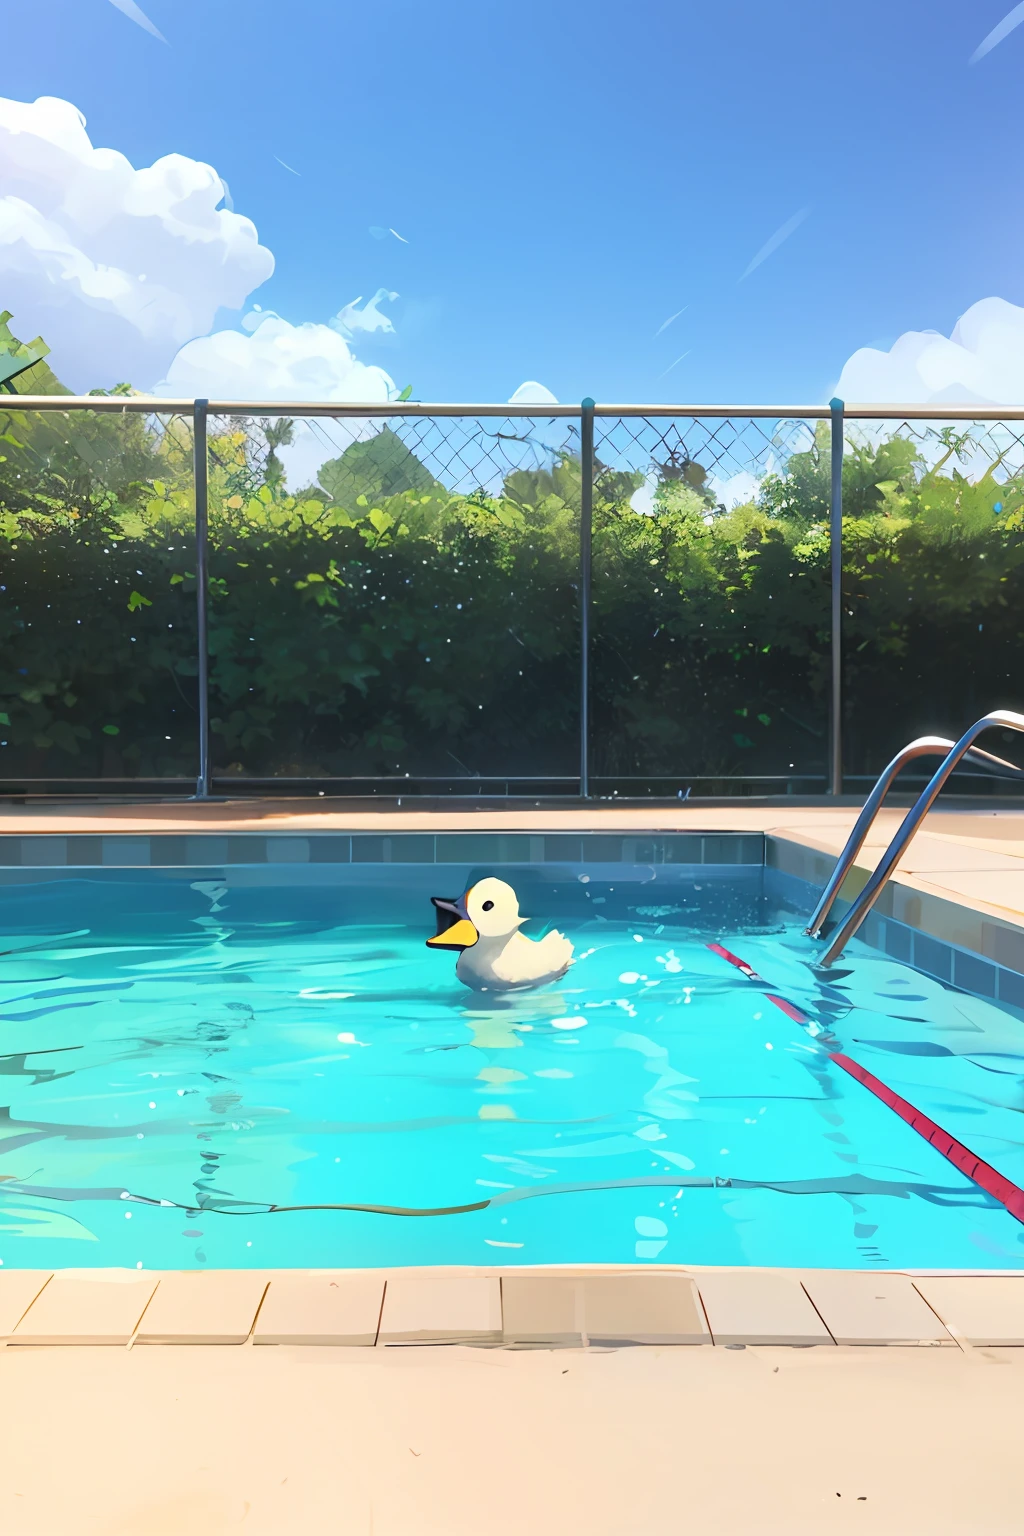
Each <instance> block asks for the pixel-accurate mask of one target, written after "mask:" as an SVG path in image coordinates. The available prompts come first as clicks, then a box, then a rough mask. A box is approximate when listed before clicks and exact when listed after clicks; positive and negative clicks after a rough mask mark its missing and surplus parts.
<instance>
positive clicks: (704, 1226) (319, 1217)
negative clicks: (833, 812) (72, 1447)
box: [0, 866, 1024, 1269]
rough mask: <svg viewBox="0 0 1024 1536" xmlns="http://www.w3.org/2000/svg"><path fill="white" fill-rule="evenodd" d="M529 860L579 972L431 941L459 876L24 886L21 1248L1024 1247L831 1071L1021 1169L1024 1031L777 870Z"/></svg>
mask: <svg viewBox="0 0 1024 1536" xmlns="http://www.w3.org/2000/svg"><path fill="white" fill-rule="evenodd" d="M502 873H503V874H504V876H505V878H508V879H509V880H510V881H511V883H513V884H514V885H516V886H517V888H518V889H519V891H520V896H521V899H522V905H523V909H524V910H525V911H528V912H530V913H531V914H533V915H534V917H535V922H534V923H532V924H531V925H530V927H528V928H527V930H526V931H527V932H528V933H529V932H533V933H538V932H541V931H543V928H544V927H545V926H546V925H550V924H552V923H557V925H558V926H559V927H561V928H562V929H563V930H564V931H565V932H567V933H568V935H569V937H570V938H571V939H572V940H573V942H574V943H575V945H576V951H577V955H578V957H579V958H578V961H577V963H576V964H575V965H574V966H573V968H572V970H571V971H570V972H569V974H568V975H567V976H566V978H565V979H564V981H562V982H560V983H558V984H556V985H553V986H551V987H548V988H545V989H541V990H539V991H536V992H532V993H521V994H516V995H511V996H506V997H504V998H500V997H488V996H481V995H475V994H472V993H470V992H468V991H466V989H465V988H463V987H462V986H461V985H460V984H459V983H458V982H457V980H456V978H455V974H454V961H455V957H454V955H451V954H448V953H436V952H432V951H429V950H427V949H426V948H425V947H424V939H425V938H426V937H427V935H428V934H430V933H432V932H433V914H432V910H431V908H430V905H429V901H428V899H427V897H428V894H430V893H434V894H439V895H451V894H454V893H455V892H457V890H458V889H459V888H460V886H461V885H462V884H463V883H464V881H465V879H466V876H467V871H466V870H465V869H455V868H451V869H448V870H442V869H437V870H435V869H430V870H423V869H414V868H412V867H410V866H405V867H403V866H390V867H387V866H384V867H382V868H381V867H377V868H375V869H372V870H367V871H365V872H360V871H359V870H358V869H357V868H356V867H346V868H345V869H344V870H343V871H342V872H340V873H339V872H338V871H336V870H332V871H331V872H330V873H329V874H328V873H324V874H320V875H318V874H317V872H315V871H310V872H309V873H308V874H307V873H304V872H303V871H301V870H283V871H278V872H271V871H262V872H258V873H247V872H246V871H244V870H243V871H232V873H231V876H230V880H231V884H230V887H229V886H227V885H226V884H225V883H224V880H223V879H222V878H218V877H217V875H216V874H210V875H209V876H208V877H205V878H200V877H199V876H197V875H196V874H195V873H193V874H192V875H189V876H186V877H184V878H183V877H182V876H181V875H177V876H170V875H167V874H159V873H155V872H154V873H150V872H148V871H136V872H116V873H115V872H109V873H108V874H107V875H103V874H98V875H94V876H91V877H89V878H86V877H84V876H83V878H77V877H72V876H71V875H70V874H69V875H68V876H67V877H62V878H54V879H53V880H50V879H46V878H43V879H38V880H32V881H28V882H26V883H23V884H17V885H7V886H4V887H3V888H2V889H0V950H3V951H6V952H7V953H4V954H3V955H2V956H0V1175H2V1178H0V1260H2V1261H3V1263H4V1264H5V1265H6V1266H11V1267H30V1266H31V1267H47V1266H64V1265H77V1266H80V1265H127V1266H130V1267H134V1266H136V1265H143V1266H145V1267H147V1268H197V1267H201V1266H204V1265H208V1266H210V1267H240V1266H259V1267H263V1266H268V1267H269V1266H291V1265H296V1266H299V1265H301V1266H306V1265H309V1266H330V1265H373V1264H424V1263H466V1264H488V1263H490V1264H494V1263H501V1264H516V1263H548V1262H558V1261H608V1262H613V1261H614V1262H622V1261H631V1262H632V1261H636V1260H640V1261H651V1262H653V1261H659V1262H666V1261H667V1262H672V1263H687V1262H688V1263H697V1264H744V1263H750V1264H781V1265H822V1266H832V1265H836V1266H848V1267H849V1266H852V1267H863V1266H867V1265H878V1266H894V1265H898V1266H918V1267H937V1268H942V1267H967V1268H986V1267H991V1268H996V1269H1009V1268H1020V1267H1024V1227H1022V1226H1021V1225H1020V1224H1019V1223H1018V1222H1017V1221H1015V1220H1014V1219H1013V1218H1012V1217H1011V1216H1009V1215H1008V1214H1007V1213H1006V1212H1005V1211H1004V1210H1003V1208H1002V1207H1001V1206H999V1205H997V1204H996V1203H995V1202H994V1201H993V1200H991V1199H990V1198H989V1197H988V1196H987V1195H985V1194H984V1193H983V1192H982V1191H980V1190H979V1189H978V1188H977V1187H976V1186H974V1185H973V1184H971V1183H970V1182H969V1181H968V1180H967V1179H966V1178H964V1177H963V1176H962V1175H961V1174H960V1173H958V1172H957V1171H956V1169H955V1168H953V1167H952V1166H951V1165H950V1164H949V1163H948V1162H947V1161H946V1160H945V1159H944V1158H943V1157H942V1156H940V1154H939V1153H937V1152H935V1151H934V1150H933V1149H932V1148H931V1147H929V1146H928V1145H927V1144H926V1142H925V1141H924V1140H923V1139H922V1138H921V1137H919V1136H918V1135H917V1134H916V1133H915V1132H914V1131H912V1130H911V1129H910V1128H909V1127H908V1126H906V1125H905V1124H904V1123H903V1122H902V1121H901V1120H900V1119H899V1118H898V1117H897V1116H896V1115H894V1114H893V1112H892V1111H891V1110H889V1109H888V1108H886V1107H885V1106H884V1105H883V1104H881V1103H879V1102H878V1101H877V1100H876V1099H875V1098H874V1097H873V1096H872V1095H871V1094H870V1093H869V1092H868V1091H867V1090H866V1089H864V1088H863V1087H861V1086H860V1085H859V1084H857V1083H856V1082H854V1081H853V1080H851V1079H850V1078H849V1077H848V1076H847V1075H846V1074H845V1073H843V1072H842V1071H841V1070H840V1069H838V1068H837V1067H835V1066H833V1065H830V1064H829V1060H828V1056H829V1053H830V1051H834V1050H836V1049H842V1050H844V1051H845V1052H846V1053H847V1054H849V1055H850V1056H853V1057H854V1058H855V1059H857V1060H859V1061H861V1062H862V1063H863V1064H864V1065H865V1066H867V1067H868V1068H869V1069H870V1070H871V1071H872V1072H873V1073H874V1074H875V1075H876V1076H877V1077H880V1078H881V1079H882V1080H883V1081H884V1082H886V1083H888V1084H889V1085H890V1086H891V1087H893V1088H894V1089H895V1090H896V1091H897V1092H898V1093H900V1094H901V1095H902V1096H903V1097H905V1098H907V1099H909V1100H910V1101H911V1102H912V1103H913V1104H915V1105H916V1106H917V1107H918V1108H919V1109H922V1110H923V1111H924V1112H925V1113H926V1114H928V1115H929V1116H931V1117H932V1118H933V1119H934V1120H936V1121H937V1122H938V1123H939V1124H940V1125H942V1126H943V1127H944V1128H945V1129H946V1130H947V1131H949V1132H950V1133H951V1134H952V1135H954V1136H956V1137H957V1138H959V1139H960V1140H961V1141H963V1142H965V1143H966V1144H967V1145H968V1146H969V1147H971V1149H972V1150H973V1151H975V1152H977V1153H978V1154H980V1155H981V1156H982V1157H983V1158H985V1160H986V1161H988V1162H990V1163H992V1164H993V1165H994V1166H995V1167H996V1168H998V1169H999V1170H1000V1171H1001V1172H1002V1173H1004V1174H1006V1175H1007V1176H1008V1177H1009V1178H1011V1179H1013V1180H1015V1181H1016V1182H1024V1155H1022V1145H1021V1139H1020V1138H1021V1130H1020V1126H1021V1110H1022V1108H1024V1093H1022V1080H1024V1023H1022V1022H1021V1021H1020V1020H1018V1019H1017V1018H1015V1017H1012V1016H1011V1015H1009V1014H1008V1013H1006V1012H1003V1011H1001V1010H999V1009H997V1008H996V1007H994V1006H993V1005H991V1004H988V1003H985V1002H982V1001H980V1000H978V999H976V998H974V997H972V996H969V995H967V994H964V993H960V992H956V991H953V990H952V989H951V988H948V987H945V986H943V985H942V984H941V983H939V982H936V981H933V980H931V979H929V978H926V977H924V976H922V975H920V974H919V973H917V972H915V971H913V970H911V969H910V968H908V967H906V966H902V965H899V964H897V963H895V962H893V961H890V960H888V959H883V958H880V957H879V956H878V955H877V953H876V952H874V951H871V950H869V949H867V948H865V947H863V946H858V945H854V946H853V947H852V949H851V953H850V958H849V959H848V960H847V961H844V962H843V963H842V964H841V965H839V966H837V967H836V968H834V970H833V971H832V972H830V973H819V972H816V971H815V970H814V969H813V965H812V961H813V954H814V951H813V949H812V947H811V946H810V945H809V943H808V941H807V940H806V939H805V938H804V937H803V934H802V930H801V926H800V923H799V920H798V919H797V918H796V917H795V916H794V915H793V914H791V913H785V912H780V911H779V910H778V908H777V907H776V906H774V905H773V903H772V901H771V899H770V893H769V894H766V892H765V890H764V889H763V887H762V879H763V876H762V872H761V871H759V870H758V871H756V872H748V873H747V874H745V875H741V876H737V877H735V878H731V879H729V878H726V877H725V876H723V875H722V874H721V872H719V874H718V875H717V876H716V875H714V874H709V873H708V872H707V871H706V870H705V871H701V870H699V869H697V870H690V871H687V870H685V869H680V870H678V871H675V872H673V873H672V877H671V879H669V878H662V879H659V880H658V881H657V882H655V883H653V884H652V883H648V884H643V885H642V884H640V883H639V882H638V880H637V879H634V880H632V881H631V880H630V879H628V878H624V877H623V874H622V872H621V871H619V872H615V873H608V872H607V871H606V872H605V875H606V877H605V878H604V879H601V878H600V877H599V875H597V874H595V875H591V876H589V877H588V876H585V875H580V874H579V873H578V872H577V871H562V872H561V876H560V879H552V878H551V877H549V876H541V875H540V874H538V873H536V872H533V871H529V870H512V871H508V870H505V871H502ZM709 942H718V943H721V944H723V945H724V946H725V947H727V948H728V949H730V950H732V951H734V952H735V953H737V954H738V955H740V956H742V958H743V959H744V960H746V961H748V962H749V963H750V964H751V965H752V966H753V967H754V968H755V970H756V971H758V972H759V973H760V975H761V976H763V977H764V978H765V984H764V985H761V984H758V983H755V982H751V981H749V980H747V979H745V978H744V977H743V976H742V975H741V974H740V973H738V972H737V971H736V970H735V969H734V968H733V967H731V966H730V965H728V964H727V963H726V962H725V961H724V960H722V959H721V958H719V957H718V956H717V955H715V954H713V953H712V952H711V951H709V950H708V948H707V945H708V943H709ZM769 992H771V993H775V994H778V995H781V996H783V997H785V998H787V999H789V1000H790V1001H791V1002H793V1003H795V1004H796V1005H798V1006H799V1008H801V1009H802V1010H803V1011H804V1012H805V1013H806V1014H807V1015H808V1017H809V1018H810V1019H811V1021H812V1022H811V1024H810V1025H809V1026H806V1027H805V1026H801V1025H799V1024H796V1023H794V1022H792V1021H791V1020H790V1019H789V1018H788V1017H787V1016H786V1015H785V1014H784V1013H783V1012H781V1011H780V1010H779V1009H778V1008H777V1007H775V1006H774V1005H773V1004H772V1003H771V1002H770V1001H769V1000H768V995H767V994H768V993H769ZM483 1202H487V1203H486V1204H485V1205H484V1208H483V1209H476V1210H472V1209H471V1210H462V1211H459V1210H457V1209H453V1208H458V1207H465V1206H474V1205H477V1204H480V1203H483ZM346 1205H348V1206H351V1205H363V1206H371V1207H389V1208H400V1209H402V1210H408V1211H432V1212H438V1213H439V1214H430V1215H401V1214H393V1213H392V1214H388V1213H386V1212H383V1211H375V1210H370V1211H352V1210H344V1209H338V1208H337V1207H339V1206H346ZM303 1206H305V1207H316V1208H315V1209H304V1210H294V1209H291V1210H290V1209H280V1208H281V1207H303ZM272 1207H278V1208H279V1209H272Z"/></svg>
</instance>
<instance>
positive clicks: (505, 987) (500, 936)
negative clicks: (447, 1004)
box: [427, 877, 572, 992]
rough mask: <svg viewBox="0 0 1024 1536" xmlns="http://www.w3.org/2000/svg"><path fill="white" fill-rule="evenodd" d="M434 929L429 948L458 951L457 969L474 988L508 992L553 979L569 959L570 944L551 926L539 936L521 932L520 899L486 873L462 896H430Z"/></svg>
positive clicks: (522, 921)
mask: <svg viewBox="0 0 1024 1536" xmlns="http://www.w3.org/2000/svg"><path fill="white" fill-rule="evenodd" d="M430 899H431V901H432V902H433V903H434V906H435V907H436V908H437V933H436V934H435V935H434V937H433V938H432V939H428V940H427V944H428V945H429V946H430V948H431V949H454V950H458V951H459V959H458V963H457V964H456V966H455V974H456V976H457V977H458V978H459V980H460V981H461V982H463V983H464V984H465V985H466V986H467V987H472V988H473V989H474V991H477V992H492V991H493V992H508V991H512V990H513V989H515V988H518V987H541V986H543V985H544V983H545V982H548V981H557V980H558V979H559V977H561V976H564V975H565V973H566V971H567V970H568V969H569V966H570V965H571V964H572V944H571V942H570V941H569V940H568V939H567V938H566V937H565V935H564V934H561V933H558V932H556V931H554V930H553V931H552V932H551V933H546V934H545V935H544V937H543V938H542V939H528V938H527V937H526V935H525V934H522V933H520V932H519V929H520V927H521V926H522V924H523V923H525V922H526V918H525V917H520V915H519V898H518V897H517V895H516V893H515V891H514V890H513V889H512V887H511V886H510V885H506V884H505V882H504V880H495V879H494V878H493V877H489V878H488V879H486V880H478V881H477V883H476V885H471V886H470V888H469V890H468V891H467V892H466V893H465V895H464V896H460V897H458V899H457V900H454V901H451V900H447V899H446V898H444V897H442V896H432V897H431V898H430Z"/></svg>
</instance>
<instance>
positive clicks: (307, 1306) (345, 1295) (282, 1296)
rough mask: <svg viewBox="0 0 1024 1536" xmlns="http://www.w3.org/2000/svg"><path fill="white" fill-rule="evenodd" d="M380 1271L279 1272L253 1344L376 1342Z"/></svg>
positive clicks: (265, 1301) (381, 1283)
mask: <svg viewBox="0 0 1024 1536" xmlns="http://www.w3.org/2000/svg"><path fill="white" fill-rule="evenodd" d="M383 1300H384V1277H383V1276H382V1275H379V1276H374V1275H359V1274H351V1273H344V1272H340V1271H339V1272H338V1273H337V1274H319V1273H317V1274H309V1273H306V1274H304V1273H302V1272H301V1271H299V1272H297V1273H296V1274H294V1275H275V1276H274V1277H273V1279H272V1280H271V1282H270V1284H269V1285H268V1286H267V1294H266V1296H265V1297H264V1298H263V1305H262V1306H261V1307H260V1311H259V1316H258V1317H257V1319H256V1326H255V1328H254V1329H253V1335H252V1341H253V1343H254V1344H338V1345H350V1346H351V1345H373V1344H376V1342H377V1329H378V1326H379V1324H380V1312H381V1304H382V1302H383Z"/></svg>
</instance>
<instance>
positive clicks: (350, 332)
mask: <svg viewBox="0 0 1024 1536" xmlns="http://www.w3.org/2000/svg"><path fill="white" fill-rule="evenodd" d="M397 298H398V294H397V293H389V292H388V290H387V289H386V288H378V289H377V292H376V293H375V294H374V296H373V298H372V299H367V301H366V303H365V304H363V296H362V294H360V295H359V297H358V298H357V299H353V300H352V302H351V304H346V305H345V307H344V309H340V310H339V311H338V313H337V314H336V315H335V317H334V319H333V320H332V321H331V322H330V324H331V328H332V329H333V330H335V331H337V332H338V333H339V335H341V336H344V337H346V338H347V339H350V338H351V337H352V336H354V335H355V334H356V332H357V331H365V332H367V333H369V332H372V331H384V332H385V333H388V334H391V335H394V330H395V328H394V326H393V325H392V323H391V321H390V319H389V318H388V316H387V315H382V314H381V312H380V310H379V309H378V308H377V305H378V304H380V303H382V302H383V301H384V300H385V299H387V300H388V302H389V303H391V304H393V303H394V302H395V300H396V299H397ZM360 304H363V307H362V309H360V308H359V305H360Z"/></svg>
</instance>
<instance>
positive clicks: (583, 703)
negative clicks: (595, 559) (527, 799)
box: [580, 395, 594, 799]
mask: <svg viewBox="0 0 1024 1536" xmlns="http://www.w3.org/2000/svg"><path fill="white" fill-rule="evenodd" d="M580 469H581V479H580V795H581V796H582V798H583V799H586V798H587V796H588V795H589V794H590V575H591V544H592V534H593V527H594V402H593V400H591V399H590V397H589V395H588V397H587V398H586V400H584V401H583V402H582V403H581V405H580Z"/></svg>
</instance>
